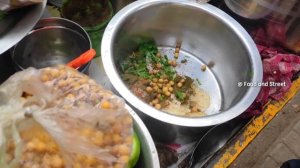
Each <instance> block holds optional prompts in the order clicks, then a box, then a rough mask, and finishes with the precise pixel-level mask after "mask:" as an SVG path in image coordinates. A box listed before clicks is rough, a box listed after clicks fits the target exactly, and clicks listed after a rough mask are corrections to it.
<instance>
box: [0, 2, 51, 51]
mask: <svg viewBox="0 0 300 168" xmlns="http://www.w3.org/2000/svg"><path fill="white" fill-rule="evenodd" d="M2 2H3V1H1V2H0V3H1V5H2ZM46 4H47V0H43V2H42V3H40V4H36V5H33V6H29V7H26V8H24V9H20V10H17V11H14V12H11V13H9V15H7V16H5V18H4V20H0V36H1V37H0V46H1V47H0V54H2V53H4V52H5V51H7V50H8V49H10V48H11V47H13V46H14V45H15V44H16V43H18V42H19V41H20V40H21V39H22V38H23V37H25V36H26V34H27V33H28V32H29V31H30V30H31V29H32V28H33V26H34V25H35V24H36V23H37V22H38V20H39V19H40V18H41V16H42V15H43V12H44V9H45V7H46Z"/></svg>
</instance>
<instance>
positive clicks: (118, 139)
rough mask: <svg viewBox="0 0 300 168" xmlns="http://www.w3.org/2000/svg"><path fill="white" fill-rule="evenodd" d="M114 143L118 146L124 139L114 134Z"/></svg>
mask: <svg viewBox="0 0 300 168" xmlns="http://www.w3.org/2000/svg"><path fill="white" fill-rule="evenodd" d="M113 141H114V143H115V144H118V143H120V142H121V141H122V138H121V136H120V135H119V134H113Z"/></svg>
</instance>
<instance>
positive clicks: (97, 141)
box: [92, 137, 103, 146]
mask: <svg viewBox="0 0 300 168" xmlns="http://www.w3.org/2000/svg"><path fill="white" fill-rule="evenodd" d="M92 142H93V143H94V144H95V145H97V146H102V145H103V137H102V138H96V137H94V138H93V139H92Z"/></svg>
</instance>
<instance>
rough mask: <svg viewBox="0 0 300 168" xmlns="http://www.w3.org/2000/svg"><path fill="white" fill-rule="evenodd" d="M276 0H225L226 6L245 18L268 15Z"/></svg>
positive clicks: (258, 17) (257, 17)
mask: <svg viewBox="0 0 300 168" xmlns="http://www.w3.org/2000/svg"><path fill="white" fill-rule="evenodd" d="M277 3H278V0H225V4H226V5H227V7H228V8H229V9H230V10H231V11H233V12H234V13H236V14H237V15H239V16H241V17H244V18H247V19H261V18H264V17H266V16H267V15H269V14H270V13H271V12H272V10H274V7H275V6H276V5H277Z"/></svg>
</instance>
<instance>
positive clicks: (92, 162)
mask: <svg viewBox="0 0 300 168" xmlns="http://www.w3.org/2000/svg"><path fill="white" fill-rule="evenodd" d="M84 163H86V164H87V165H89V166H93V165H95V164H97V160H96V158H95V157H93V156H87V157H86V159H85V160H84Z"/></svg>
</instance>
